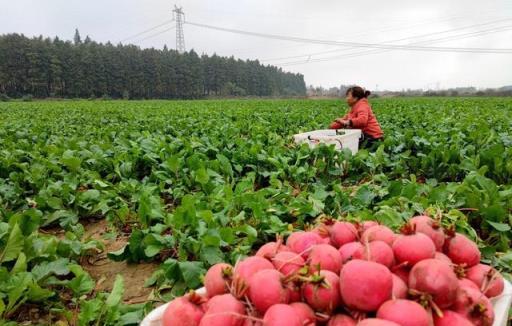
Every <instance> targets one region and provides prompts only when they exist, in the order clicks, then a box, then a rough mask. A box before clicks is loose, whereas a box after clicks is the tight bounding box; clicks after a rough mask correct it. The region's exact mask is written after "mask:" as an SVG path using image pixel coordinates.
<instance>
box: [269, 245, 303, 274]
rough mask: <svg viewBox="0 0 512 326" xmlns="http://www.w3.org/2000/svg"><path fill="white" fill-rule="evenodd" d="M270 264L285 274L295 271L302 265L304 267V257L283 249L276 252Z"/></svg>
mask: <svg viewBox="0 0 512 326" xmlns="http://www.w3.org/2000/svg"><path fill="white" fill-rule="evenodd" d="M272 264H274V267H275V268H276V269H277V270H278V271H280V272H281V273H283V274H284V275H285V276H289V275H292V274H294V273H297V272H298V271H299V270H300V269H301V268H302V267H304V264H305V262H304V259H303V258H302V256H301V255H299V254H296V253H294V252H291V251H284V252H280V253H278V254H277V255H276V256H275V257H274V258H272Z"/></svg>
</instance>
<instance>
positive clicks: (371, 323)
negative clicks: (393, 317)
mask: <svg viewBox="0 0 512 326" xmlns="http://www.w3.org/2000/svg"><path fill="white" fill-rule="evenodd" d="M357 326H401V325H400V324H397V323H395V322H392V321H389V320H384V319H380V318H368V319H363V320H361V321H360V322H359V323H357Z"/></svg>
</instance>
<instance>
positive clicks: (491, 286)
mask: <svg viewBox="0 0 512 326" xmlns="http://www.w3.org/2000/svg"><path fill="white" fill-rule="evenodd" d="M466 278H468V279H469V280H471V281H472V282H474V283H475V284H476V285H477V287H478V288H479V289H480V291H482V292H483V293H484V294H485V295H486V296H487V297H488V298H493V297H497V296H498V295H500V294H501V293H502V292H503V289H504V287H505V282H504V280H503V276H501V274H500V273H499V272H498V271H497V270H495V269H494V268H492V267H491V266H488V265H483V264H478V265H475V266H473V267H471V268H470V269H468V270H467V271H466Z"/></svg>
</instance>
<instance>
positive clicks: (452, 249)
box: [444, 232, 480, 267]
mask: <svg viewBox="0 0 512 326" xmlns="http://www.w3.org/2000/svg"><path fill="white" fill-rule="evenodd" d="M444 253H445V254H446V255H447V256H448V257H449V258H450V259H451V260H452V262H453V263H454V264H457V265H462V264H465V265H466V266H467V267H472V266H475V265H476V264H478V263H479V262H480V250H478V246H477V245H476V243H474V242H473V241H471V240H469V239H468V238H467V237H466V236H465V235H463V234H460V233H453V232H452V234H448V238H447V239H446V242H445V244H444Z"/></svg>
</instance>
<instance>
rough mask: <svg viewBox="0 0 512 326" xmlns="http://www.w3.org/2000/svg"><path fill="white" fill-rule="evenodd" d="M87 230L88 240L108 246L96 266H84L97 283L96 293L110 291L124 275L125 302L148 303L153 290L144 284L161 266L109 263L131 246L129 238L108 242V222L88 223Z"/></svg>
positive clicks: (118, 238) (87, 263)
mask: <svg viewBox="0 0 512 326" xmlns="http://www.w3.org/2000/svg"><path fill="white" fill-rule="evenodd" d="M84 227H85V235H84V238H92V239H95V240H99V241H102V242H103V243H104V245H105V251H104V252H103V253H101V254H99V256H98V257H96V259H95V261H94V263H92V264H91V263H89V262H84V263H83V264H82V267H83V268H84V269H85V270H86V271H87V272H88V273H89V274H90V275H91V277H92V278H93V279H94V280H95V281H96V291H110V290H111V289H112V286H113V284H114V281H115V278H116V275H121V276H122V277H123V279H124V287H125V292H124V295H123V300H124V301H125V302H126V303H140V302H145V301H147V299H148V296H149V294H150V293H151V291H152V288H146V287H144V282H145V281H146V280H147V279H148V278H149V277H150V276H151V275H152V274H153V272H154V271H155V270H156V269H157V268H158V265H157V264H154V263H141V264H127V263H126V262H115V261H112V260H110V259H108V258H107V253H108V252H111V251H115V250H119V249H121V248H122V247H123V246H124V245H125V244H126V243H127V241H128V237H123V236H118V237H116V238H115V239H112V240H107V239H105V237H104V235H105V233H107V232H108V223H107V221H106V220H104V219H102V220H98V221H93V222H90V223H87V224H85V225H84Z"/></svg>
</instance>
